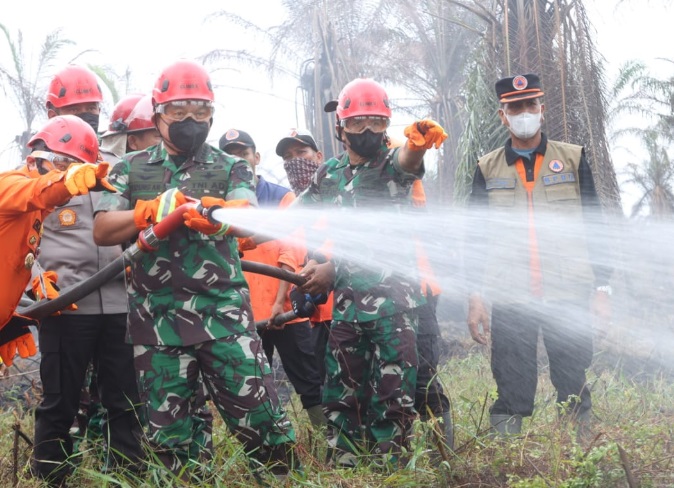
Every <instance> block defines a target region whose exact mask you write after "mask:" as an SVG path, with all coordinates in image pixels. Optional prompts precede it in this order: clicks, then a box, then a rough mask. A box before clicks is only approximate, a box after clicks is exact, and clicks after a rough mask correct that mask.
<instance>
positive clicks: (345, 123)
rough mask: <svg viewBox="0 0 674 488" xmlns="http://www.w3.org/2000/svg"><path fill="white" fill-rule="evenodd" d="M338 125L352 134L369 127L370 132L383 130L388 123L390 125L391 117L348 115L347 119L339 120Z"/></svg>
mask: <svg viewBox="0 0 674 488" xmlns="http://www.w3.org/2000/svg"><path fill="white" fill-rule="evenodd" d="M339 123H340V125H341V126H342V127H343V128H344V130H346V131H347V132H351V133H353V134H360V133H361V132H365V131H366V130H367V129H370V130H371V131H372V132H384V131H385V130H386V129H387V128H388V126H389V125H391V119H389V118H388V117H378V116H372V115H368V116H361V117H349V118H348V119H343V120H340V122H339Z"/></svg>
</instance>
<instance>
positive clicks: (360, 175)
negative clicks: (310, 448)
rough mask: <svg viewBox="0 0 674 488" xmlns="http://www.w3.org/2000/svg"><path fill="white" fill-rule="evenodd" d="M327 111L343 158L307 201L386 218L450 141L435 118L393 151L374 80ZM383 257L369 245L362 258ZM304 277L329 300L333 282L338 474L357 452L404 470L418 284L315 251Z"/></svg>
mask: <svg viewBox="0 0 674 488" xmlns="http://www.w3.org/2000/svg"><path fill="white" fill-rule="evenodd" d="M325 109H326V111H335V110H336V112H337V128H336V131H337V137H338V138H339V139H340V140H341V141H342V142H343V143H344V145H345V147H346V152H345V153H344V154H343V155H342V156H341V157H339V158H333V159H330V160H329V161H327V162H326V163H325V164H324V165H322V166H321V167H320V168H319V169H318V170H317V172H316V173H315V174H314V176H313V180H312V183H311V185H310V186H309V188H308V189H307V190H306V191H305V192H304V193H302V194H301V195H300V197H299V199H300V203H301V204H306V205H312V204H322V205H336V206H340V207H364V208H368V207H369V208H376V209H377V210H381V211H391V210H393V211H396V210H398V209H400V208H403V207H408V208H409V207H411V205H410V188H411V186H412V183H413V182H414V181H415V180H416V179H418V178H420V177H422V176H423V173H424V167H423V156H424V153H425V151H426V149H428V148H430V147H432V146H433V145H435V146H436V147H438V146H439V145H440V144H441V143H442V141H443V140H444V138H446V137H447V135H446V134H445V133H444V131H443V129H442V127H440V126H439V125H438V124H436V123H435V122H433V121H431V120H423V121H419V122H416V123H415V124H413V125H411V126H410V127H408V128H407V129H406V132H405V134H406V135H407V136H408V138H409V139H408V141H407V144H406V145H405V147H403V148H399V149H393V150H390V151H389V150H388V148H387V147H386V128H387V127H388V125H389V123H390V117H391V109H390V108H389V100H388V96H387V95H386V92H385V91H384V89H383V88H382V87H381V85H379V84H378V83H376V82H375V81H373V80H370V79H356V80H354V81H352V82H350V83H349V84H347V85H346V86H345V87H344V88H343V89H342V91H341V93H340V95H339V99H338V100H337V101H334V102H330V103H328V105H326V107H325ZM409 244H410V246H409V247H410V249H409V251H410V252H409V253H408V257H409V262H408V263H406V264H407V266H406V267H405V271H406V272H408V271H410V270H415V269H416V266H415V263H414V248H413V241H412V239H411V236H410V241H409ZM334 247H335V249H338V248H339V243H338V242H335V243H334ZM380 251H381V249H376V248H375V247H374V246H370V245H368V243H364V245H363V252H364V253H365V252H370V253H372V254H376V253H378V252H380ZM360 257H362V256H360ZM361 262H363V261H361ZM364 262H367V260H365V261H364ZM402 266H405V263H403V264H402ZM302 274H303V275H305V276H307V277H308V278H309V279H308V281H307V283H306V285H305V286H304V287H303V289H304V290H305V291H306V292H308V293H310V294H312V295H315V294H319V293H326V292H327V291H328V289H329V288H330V287H331V285H332V283H333V280H334V309H333V323H332V327H331V330H330V339H329V341H328V352H327V355H326V368H327V383H326V386H325V390H324V394H323V409H324V412H325V414H326V416H327V417H328V422H329V429H328V444H329V446H330V448H331V454H332V455H333V456H334V457H335V461H336V463H337V465H339V466H354V465H355V464H356V462H357V458H356V455H357V454H358V453H359V451H360V452H362V451H365V452H370V451H371V452H372V453H374V454H375V455H378V458H379V459H378V461H379V460H381V461H384V462H385V463H390V464H389V466H391V467H396V466H398V465H401V464H402V465H403V466H404V464H403V462H402V459H401V454H402V453H403V452H404V451H405V449H407V448H408V443H409V441H408V437H409V433H410V431H411V427H412V422H413V421H414V418H415V415H416V412H415V410H414V391H415V381H416V367H417V352H416V337H415V335H416V328H417V316H416V313H415V312H414V309H415V308H416V307H417V306H419V305H421V304H422V303H424V299H423V296H422V294H421V290H420V287H419V281H418V280H417V279H415V278H413V277H407V276H403V275H402V274H399V273H396V272H395V271H394V270H393V271H392V270H383V269H374V268H366V267H365V266H363V265H361V264H359V263H356V262H355V261H349V260H347V259H344V258H343V256H338V255H337V253H335V257H334V259H333V260H329V259H328V257H327V256H325V253H320V252H314V253H313V254H312V256H311V259H310V261H309V262H308V264H307V266H306V268H305V269H304V270H303V272H302ZM356 372H357V373H358V374H356Z"/></svg>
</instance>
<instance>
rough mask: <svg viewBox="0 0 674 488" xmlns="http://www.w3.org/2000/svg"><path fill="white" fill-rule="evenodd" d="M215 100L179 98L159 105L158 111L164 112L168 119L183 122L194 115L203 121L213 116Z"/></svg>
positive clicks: (194, 117)
mask: <svg viewBox="0 0 674 488" xmlns="http://www.w3.org/2000/svg"><path fill="white" fill-rule="evenodd" d="M214 111H215V107H213V102H208V101H204V100H178V101H175V102H169V103H162V104H160V105H157V108H156V112H157V113H158V114H163V115H164V116H165V117H166V118H167V119H169V120H172V121H174V122H181V121H183V120H185V119H186V118H187V117H192V118H193V119H194V120H196V121H197V122H203V121H204V120H209V119H210V118H211V117H213V112H214Z"/></svg>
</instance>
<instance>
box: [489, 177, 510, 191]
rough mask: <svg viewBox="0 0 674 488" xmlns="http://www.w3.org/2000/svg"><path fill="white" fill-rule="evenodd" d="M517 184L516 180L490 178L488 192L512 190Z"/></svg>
mask: <svg viewBox="0 0 674 488" xmlns="http://www.w3.org/2000/svg"><path fill="white" fill-rule="evenodd" d="M516 183H517V182H516V180H515V179H514V178H489V179H488V180H487V181H486V184H487V190H512V189H513V188H515V184H516Z"/></svg>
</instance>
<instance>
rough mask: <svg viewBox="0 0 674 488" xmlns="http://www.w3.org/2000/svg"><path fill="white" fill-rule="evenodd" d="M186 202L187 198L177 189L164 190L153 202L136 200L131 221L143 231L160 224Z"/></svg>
mask: <svg viewBox="0 0 674 488" xmlns="http://www.w3.org/2000/svg"><path fill="white" fill-rule="evenodd" d="M187 201H188V200H187V197H186V196H185V195H183V193H182V192H181V191H180V190H178V189H177V188H172V189H170V190H166V191H165V192H164V193H162V194H161V195H159V196H158V197H157V198H155V199H154V200H138V201H137V202H136V207H135V208H134V212H133V221H134V222H135V223H136V227H137V228H138V229H139V230H144V229H146V228H147V227H149V226H151V225H153V224H156V223H157V222H161V220H162V219H163V218H164V217H166V216H167V215H168V214H170V213H171V212H173V211H174V210H175V209H176V208H178V207H179V206H181V205H182V204H184V203H187Z"/></svg>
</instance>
